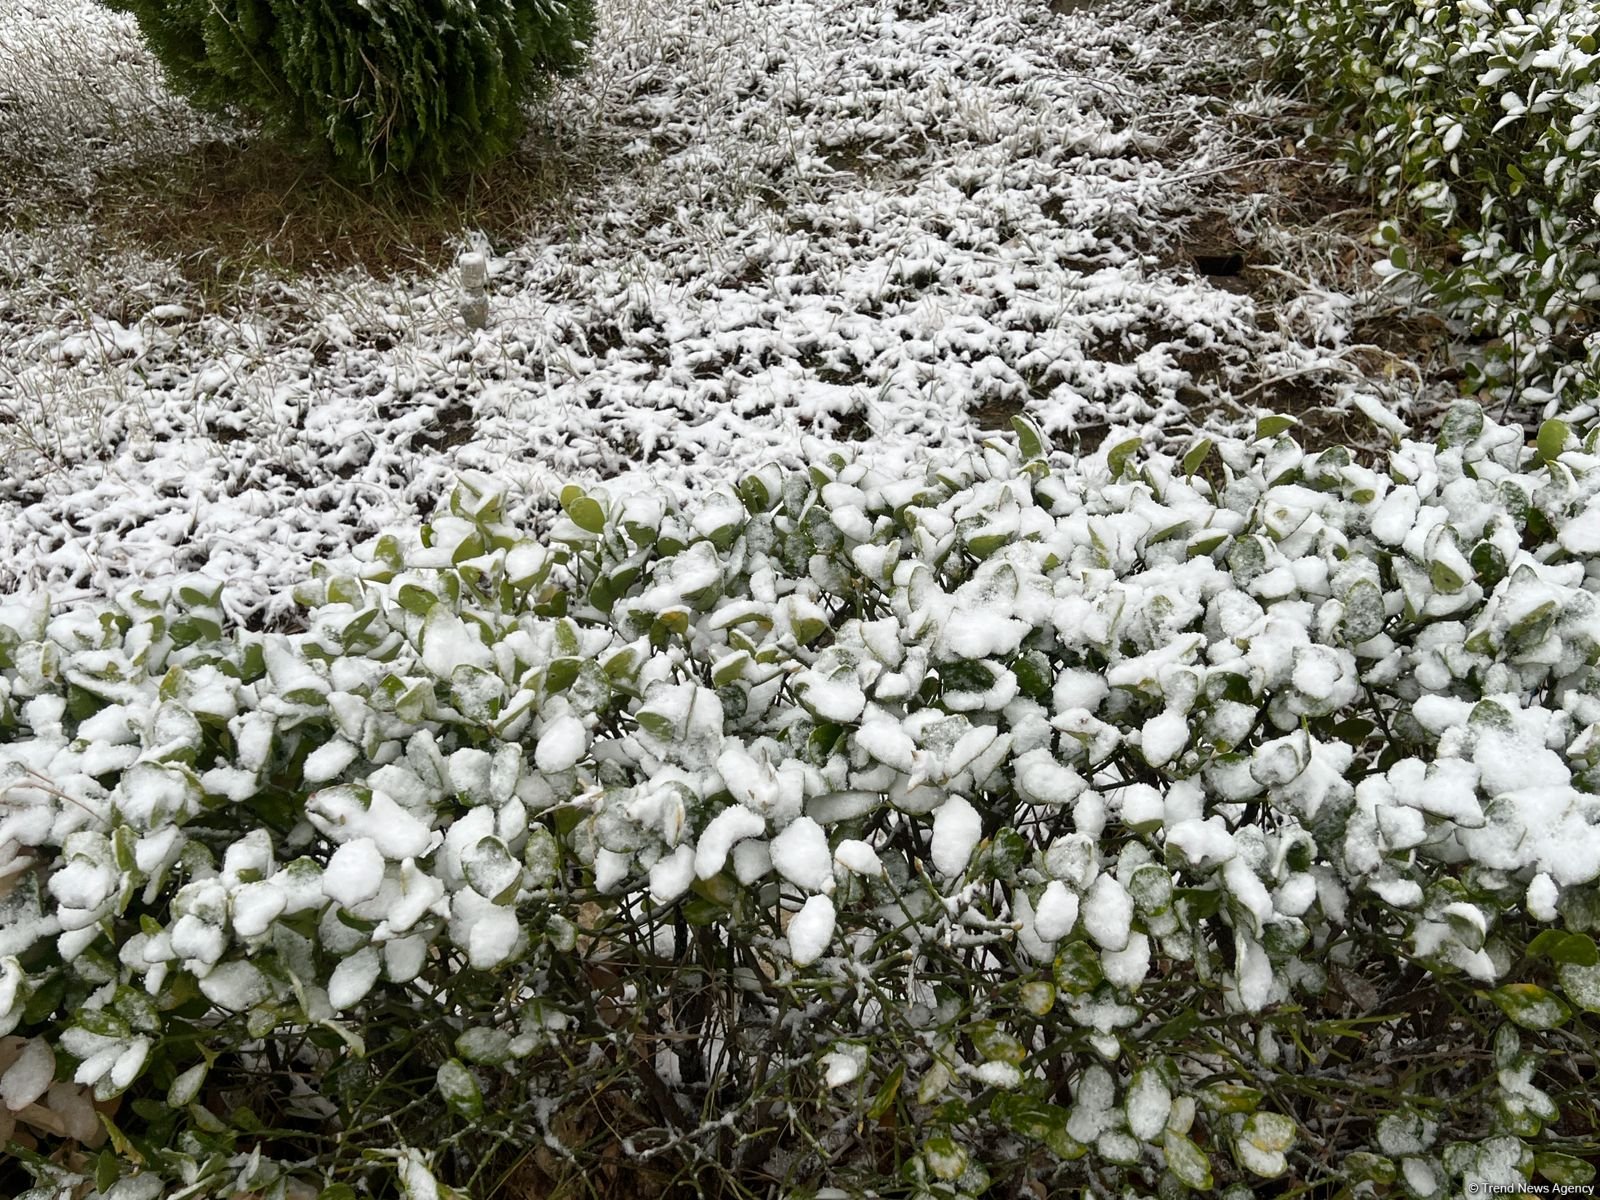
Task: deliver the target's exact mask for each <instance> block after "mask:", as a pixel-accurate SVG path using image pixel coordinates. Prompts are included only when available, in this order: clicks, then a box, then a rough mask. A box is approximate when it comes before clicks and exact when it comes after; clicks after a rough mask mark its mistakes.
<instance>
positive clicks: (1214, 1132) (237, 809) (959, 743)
mask: <svg viewBox="0 0 1600 1200" xmlns="http://www.w3.org/2000/svg"><path fill="white" fill-rule="evenodd" d="M1289 424H1290V423H1289V422H1287V421H1286V420H1283V419H1273V420H1270V421H1267V422H1264V423H1263V424H1262V426H1261V427H1260V429H1259V430H1258V435H1259V436H1257V437H1256V438H1255V439H1254V440H1251V441H1243V440H1233V441H1229V440H1223V439H1217V440H1216V441H1215V443H1214V444H1213V442H1212V441H1209V440H1207V441H1202V442H1200V443H1198V444H1196V445H1195V446H1194V447H1192V448H1191V449H1190V450H1189V451H1188V452H1187V453H1186V454H1184V455H1183V456H1182V457H1181V458H1174V457H1171V456H1168V455H1166V454H1163V453H1159V452H1147V450H1146V449H1145V448H1143V447H1141V445H1140V444H1139V441H1138V439H1137V438H1135V437H1129V436H1127V435H1114V436H1113V437H1112V438H1111V439H1109V440H1108V442H1107V443H1106V445H1105V447H1104V448H1103V449H1102V450H1100V451H1099V452H1097V453H1096V454H1095V455H1093V456H1092V457H1088V458H1084V459H1082V460H1080V461H1077V462H1063V461H1060V460H1058V459H1057V458H1055V457H1053V456H1052V455H1051V453H1050V451H1049V450H1048V448H1047V447H1046V446H1045V445H1044V443H1043V441H1042V439H1041V438H1040V436H1039V435H1038V433H1037V431H1035V430H1034V429H1033V428H1032V427H1031V426H1028V425H1026V424H1025V423H1020V422H1019V428H1018V437H1017V439H1016V441H1015V442H1014V443H1001V442H994V443H990V444H988V445H987V446H986V447H985V448H984V449H983V451H982V452H981V453H979V454H977V455H975V456H973V457H971V458H969V459H968V460H965V461H962V462H960V463H958V464H955V465H944V466H937V467H934V468H931V469H930V471H929V473H928V475H927V476H926V477H925V478H911V479H899V478H882V477H878V476H876V475H874V474H873V473H871V472H870V471H869V470H867V469H866V468H865V467H864V466H862V465H860V464H857V463H852V462H850V461H848V460H847V459H846V458H844V457H842V456H840V455H838V454H836V453H823V452H818V454H817V455H816V456H815V457H814V460H813V465H812V466H811V467H810V469H809V470H808V471H804V472H792V473H785V472H783V471H780V470H778V469H776V468H772V469H766V470H762V471H759V472H757V473H755V474H753V475H751V476H749V477H748V478H747V479H745V480H744V481H743V482H742V483H741V484H740V485H739V487H738V488H737V489H736V490H730V491H726V492H714V493H711V494H708V495H706V496H704V497H702V498H701V499H700V500H699V501H698V502H697V503H695V504H694V505H693V506H692V507H688V508H679V507H677V506H676V505H675V504H674V503H672V502H671V501H670V500H668V499H665V498H663V497H660V496H655V495H650V494H630V495H627V496H624V497H607V496H604V495H599V494H586V493H585V492H584V491H582V490H581V489H578V488H575V487H574V488H569V489H568V490H567V491H566V493H565V494H564V495H563V496H562V497H561V501H562V506H563V508H564V515H563V516H561V517H559V518H557V520H556V524H555V525H554V527H553V528H552V530H551V533H550V535H549V536H548V537H547V538H544V539H542V540H540V539H534V538H530V537H528V536H526V535H525V534H524V533H523V532H521V531H519V530H518V529H517V528H514V527H512V526H510V525H508V524H506V523H504V522H503V521H502V519H501V515H500V514H501V502H500V498H499V496H498V495H497V493H496V490H495V488H494V486H493V484H492V483H491V481H489V480H488V479H485V478H481V477H468V478H466V479H464V480H463V481H462V482H461V484H460V486H459V487H458V488H457V489H456V491H455V492H454V494H453V495H452V497H451V499H450V502H449V511H448V512H446V513H442V514H441V515H439V516H438V517H437V518H436V519H435V520H434V521H433V522H432V523H431V524H430V525H428V526H427V527H425V528H424V529H422V530H421V531H420V536H418V537H416V538H414V539H410V540H407V539H404V538H400V537H397V536H394V535H385V536H383V537H380V538H378V539H377V540H376V542H374V543H373V544H372V545H371V546H369V547H368V553H367V559H366V561H367V562H368V565H367V566H366V567H365V569H364V570H363V571H362V573H361V575H360V577H355V576H349V575H339V574H332V573H328V572H326V571H324V572H322V573H320V574H319V575H318V576H317V577H316V578H314V579H312V580H309V581H307V582H306V583H305V584H304V585H303V587H302V588H300V589H299V591H298V593H297V599H298V600H299V601H300V603H301V604H303V606H304V613H305V623H306V627H305V629H304V631H303V632H298V633H272V632H250V631H246V630H243V629H238V628H235V627H232V626H231V625H230V624H229V622H228V620H227V619H226V618H225V616H224V613H223V610H222V608H221V606H220V604H219V597H218V595H217V593H216V592H215V591H214V590H212V588H211V585H209V584H205V585H202V584H199V583H195V584H188V585H182V586H177V587H175V588H173V589H171V590H170V591H169V590H164V589H156V588H148V587H147V588H142V589H132V590H129V591H127V592H126V593H124V594H122V595H120V596H119V597H117V599H116V600H115V602H113V603H102V604H91V605H83V604H75V605H72V606H67V607H65V608H63V609H56V608H52V607H51V606H49V605H48V604H46V603H45V602H44V601H42V600H39V601H25V600H21V599H18V600H15V601H13V602H12V603H10V604H8V605H6V606H4V607H3V608H0V668H3V676H0V728H3V729H4V730H5V737H6V739H7V740H6V741H5V742H4V743H3V744H0V785H3V786H4V788H5V792H4V810H3V812H0V860H3V862H4V866H3V867H0V870H3V871H4V873H5V876H6V879H7V880H8V891H7V895H6V896H5V898H4V900H3V901H0V907H3V922H0V1034H3V1035H6V1037H7V1040H6V1042H5V1043H4V1048H3V1051H0V1053H3V1054H4V1055H5V1056H6V1057H5V1059H4V1060H3V1061H4V1062H5V1064H6V1065H5V1068H4V1073H3V1074H0V1097H3V1098H4V1102H5V1108H6V1114H5V1115H4V1116H3V1117H0V1120H4V1121H5V1122H6V1128H7V1130H8V1131H10V1130H12V1129H13V1128H14V1130H15V1131H16V1132H17V1133H18V1134H19V1135H21V1134H26V1135H27V1137H28V1138H29V1143H28V1144H29V1145H31V1146H32V1147H33V1149H32V1150H30V1151H28V1157H27V1159H26V1161H27V1163H28V1165H29V1166H30V1168H31V1169H32V1170H33V1171H34V1172H35V1174H36V1175H37V1176H38V1178H39V1179H40V1180H41V1181H42V1182H41V1183H40V1185H39V1190H38V1191H36V1192H34V1193H31V1195H33V1196H37V1197H40V1198H42V1197H45V1196H54V1195H56V1194H57V1192H56V1191H55V1190H53V1189H54V1188H55V1187H57V1186H58V1185H59V1186H65V1184H63V1183H62V1182H61V1181H62V1180H64V1179H67V1177H68V1176H74V1175H75V1174H81V1175H83V1176H86V1177H88V1178H89V1179H90V1180H91V1181H92V1188H93V1189H94V1194H95V1195H99V1196H106V1197H110V1196H115V1197H118V1198H121V1197H127V1196H135V1195H136V1196H146V1195H155V1194H157V1193H159V1194H163V1195H167V1196H208V1195H216V1196H228V1195H234V1194H238V1193H250V1194H264V1195H268V1196H297V1195H301V1194H305V1195H312V1194H316V1191H317V1189H319V1188H325V1189H327V1190H326V1191H323V1192H322V1194H323V1195H325V1196H328V1197H350V1196H353V1195H354V1194H356V1192H355V1191H354V1190H352V1189H368V1188H372V1187H379V1188H380V1189H381V1188H382V1187H383V1186H385V1185H384V1184H383V1176H382V1174H381V1173H383V1172H394V1173H397V1174H398V1178H399V1183H400V1185H401V1187H402V1188H403V1190H404V1191H405V1193H406V1194H408V1195H411V1196H433V1195H435V1194H438V1195H445V1194H450V1193H449V1192H448V1187H456V1188H460V1189H462V1190H463V1191H464V1192H465V1193H467V1194H472V1195H482V1194H488V1193H490V1192H491V1191H492V1190H493V1187H494V1185H495V1184H496V1182H497V1181H499V1180H501V1179H503V1178H504V1177H505V1175H506V1174H507V1173H508V1172H510V1171H511V1170H512V1168H513V1167H515V1165H516V1163H517V1162H518V1161H520V1160H521V1159H522V1158H523V1157H524V1156H525V1155H526V1154H527V1153H528V1152H529V1148H530V1147H536V1148H538V1153H537V1155H535V1158H534V1161H536V1162H537V1163H538V1164H539V1165H540V1168H541V1169H542V1170H544V1171H545V1172H546V1173H547V1174H551V1175H559V1174H560V1173H561V1172H562V1171H564V1170H578V1169H583V1168H585V1167H588V1166H591V1165H595V1164H603V1165H604V1168H605V1170H607V1171H608V1172H611V1173H613V1175H614V1173H615V1172H616V1171H618V1170H624V1171H637V1172H641V1173H643V1174H646V1175H651V1174H654V1175H655V1176H656V1177H657V1178H656V1182H657V1183H658V1184H659V1183H665V1182H666V1181H669V1180H673V1179H676V1180H679V1181H680V1182H682V1181H692V1182H693V1184H694V1186H696V1187H698V1188H700V1189H701V1190H702V1191H704V1192H715V1191H717V1190H718V1186H719V1185H718V1181H719V1172H720V1173H723V1174H724V1175H726V1176H730V1177H734V1178H736V1179H737V1181H738V1182H739V1183H740V1184H741V1185H742V1186H743V1187H745V1188H748V1189H751V1190H752V1191H753V1192H755V1193H756V1194H772V1195H777V1194H780V1193H784V1194H790V1193H792V1190H793V1189H794V1188H795V1187H797V1186H800V1185H805V1186H807V1187H813V1188H814V1187H817V1186H820V1185H823V1184H826V1185H829V1186H836V1187H845V1188H850V1187H858V1188H859V1187H870V1188H872V1189H874V1190H875V1191H876V1192H878V1193H879V1194H884V1193H888V1194H897V1195H918V1196H957V1195H968V1196H976V1195H979V1194H982V1193H984V1192H986V1191H991V1189H992V1190H993V1191H992V1194H1014V1193H1013V1192H1011V1191H1009V1190H1004V1189H1009V1188H1011V1187H1013V1186H1016V1185H1019V1184H1020V1182H1021V1181H1023V1180H1025V1179H1034V1180H1037V1181H1039V1182H1040V1183H1042V1184H1043V1185H1044V1186H1045V1187H1046V1188H1047V1189H1048V1192H1049V1194H1058V1192H1057V1189H1059V1188H1065V1187H1068V1186H1072V1187H1075V1188H1076V1187H1083V1186H1085V1185H1086V1184H1088V1183H1090V1182H1092V1183H1093V1194H1096V1195H1111V1194H1115V1195H1119V1196H1121V1195H1134V1196H1161V1197H1171V1196H1181V1195H1184V1194H1187V1191H1188V1190H1191V1189H1192V1190H1198V1191H1206V1190H1208V1189H1219V1190H1223V1191H1224V1192H1225V1194H1228V1195H1232V1196H1243V1195H1248V1194H1251V1189H1252V1188H1256V1187H1258V1186H1264V1187H1270V1188H1287V1189H1288V1190H1289V1191H1291V1192H1294V1193H1296V1194H1303V1193H1305V1192H1306V1191H1308V1190H1311V1191H1313V1194H1318V1195H1323V1194H1327V1195H1332V1194H1335V1192H1337V1194H1341V1195H1349V1194H1368V1193H1370V1192H1372V1191H1373V1189H1376V1191H1377V1192H1378V1193H1383V1192H1385V1191H1386V1190H1387V1191H1388V1192H1389V1194H1396V1195H1399V1194H1405V1195H1409V1196H1413V1197H1441V1198H1442V1197H1445V1196H1451V1195H1457V1194H1464V1192H1465V1188H1466V1187H1468V1186H1472V1185H1476V1184H1482V1183H1495V1184H1511V1183H1516V1182H1519V1181H1521V1180H1524V1179H1527V1178H1530V1177H1533V1176H1538V1177H1542V1178H1543V1179H1545V1180H1549V1181H1556V1182H1566V1183H1572V1182H1582V1181H1585V1180H1587V1179H1588V1178H1590V1177H1591V1176H1592V1174H1593V1172H1592V1169H1591V1168H1590V1167H1589V1166H1588V1165H1587V1164H1586V1163H1585V1162H1584V1158H1585V1157H1586V1156H1592V1154H1593V1151H1594V1147H1595V1145H1596V1138H1597V1135H1600V1129H1597V1128H1596V1118H1595V1111H1594V1108H1593V1105H1592V1103H1591V1102H1590V1101H1589V1100H1588V1099H1587V1097H1588V1094H1589V1092H1588V1089H1589V1088H1590V1087H1591V1086H1592V1079H1593V1075H1592V1072H1593V1067H1592V1063H1593V1059H1592V1057H1590V1056H1591V1055H1592V1054H1593V1047H1594V1046H1595V1044H1596V1042H1595V1038H1596V1034H1597V1033H1600V1029H1597V1025H1596V1018H1595V1016H1594V1014H1595V1013H1596V1012H1597V1011H1600V961H1597V955H1596V948H1595V932H1596V928H1597V926H1600V887H1597V881H1600V669H1597V662H1600V595H1597V593H1600V452H1597V443H1600V432H1596V433H1591V434H1589V435H1588V437H1587V438H1585V439H1582V440H1581V441H1580V439H1579V438H1578V436H1577V435H1575V434H1574V433H1573V432H1572V431H1571V430H1569V429H1568V428H1567V427H1566V426H1565V425H1562V424H1560V423H1558V422H1551V423H1549V424H1547V425H1546V427H1545V429H1544V430H1543V431H1542V434H1541V436H1540V438H1539V441H1538V444H1537V446H1534V447H1526V446H1524V444H1523V442H1522V439H1521V436H1520V434H1519V432H1518V431H1517V430H1515V429H1509V428H1504V427H1501V426H1498V425H1496V424H1495V423H1494V422H1492V421H1490V420H1487V419H1485V417H1484V416H1483V414H1482V413H1481V411H1479V410H1478V409H1476V408H1475V407H1473V406H1471V405H1463V406H1461V407H1460V408H1458V409H1456V410H1455V411H1454V412H1453V413H1452V414H1451V416H1450V419H1449V420H1448V421H1447V422H1446V424H1445V428H1444V432H1443V435H1442V437H1441V440H1440V442H1439V444H1437V445H1426V444H1417V443H1412V442H1406V443H1404V444H1401V445H1400V446H1399V447H1398V448H1397V449H1395V451H1394V452H1393V453H1392V454H1391V456H1390V458H1389V462H1388V463H1387V465H1386V466H1385V467H1383V468H1381V469H1380V468H1378V467H1376V466H1371V465H1366V464H1364V463H1362V462H1360V461H1357V460H1356V459H1354V458H1353V457H1352V456H1351V455H1350V454H1349V453H1347V452H1346V451H1344V450H1343V449H1330V450H1325V451H1322V452H1320V453H1310V452H1308V451H1306V450H1304V449H1302V448H1301V447H1300V446H1299V445H1297V444H1296V442H1295V441H1294V440H1293V438H1292V437H1291V436H1290V433H1289ZM91 1101H94V1102H98V1103H99V1104H100V1108H99V1113H100V1117H99V1120H100V1128H97V1127H96V1124H95V1120H94V1118H93V1117H92V1116H90V1115H89V1113H90V1111H91V1110H89V1109H88V1108H87V1107H86V1105H88V1104H89V1103H90V1102H91ZM102 1133H104V1134H105V1135H106V1136H107V1137H108V1138H109V1141H108V1142H107V1148H106V1149H104V1150H103V1151H101V1152H99V1153H98V1154H96V1153H93V1152H92V1150H93V1147H95V1146H96V1145H97V1142H98V1139H100V1137H101V1136H102ZM119 1180H120V1182H119ZM52 1181H55V1182H52ZM1266 1181H1275V1182H1271V1183H1267V1182H1266ZM1319 1181H1321V1182H1322V1183H1331V1184H1332V1189H1331V1190H1328V1191H1323V1190H1320V1184H1319ZM67 1182H70V1179H67ZM447 1185H448V1187H447ZM1391 1185H1392V1187H1391ZM1340 1186H1348V1187H1351V1188H1354V1189H1355V1191H1353V1192H1338V1188H1339V1187H1340ZM1229 1188H1232V1189H1234V1190H1233V1191H1226V1189H1229ZM75 1194H79V1195H81V1194H82V1192H81V1191H80V1192H79V1193H75ZM739 1194H748V1193H746V1192H740V1193H739ZM1015 1194H1022V1193H1021V1192H1017V1193H1015ZM1074 1194H1076V1193H1074Z"/></svg>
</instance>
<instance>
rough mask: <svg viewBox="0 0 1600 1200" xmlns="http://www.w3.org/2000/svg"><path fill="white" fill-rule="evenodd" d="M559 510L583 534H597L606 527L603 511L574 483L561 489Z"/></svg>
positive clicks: (598, 504)
mask: <svg viewBox="0 0 1600 1200" xmlns="http://www.w3.org/2000/svg"><path fill="white" fill-rule="evenodd" d="M561 509H562V511H563V512H565V513H566V514H567V516H569V517H570V518H572V523H573V524H574V525H576V526H577V527H578V528H579V529H582V530H583V531H584V532H585V533H599V532H600V531H601V530H603V529H604V528H605V527H606V512H605V509H603V508H601V507H600V502H599V501H598V500H595V499H594V498H593V497H592V496H589V495H586V494H585V493H584V490H583V489H582V488H581V487H579V486H578V485H577V484H575V483H569V484H567V486H566V487H564V488H562V489H561Z"/></svg>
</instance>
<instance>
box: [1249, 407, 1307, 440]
mask: <svg viewBox="0 0 1600 1200" xmlns="http://www.w3.org/2000/svg"><path fill="white" fill-rule="evenodd" d="M1298 424H1300V422H1299V421H1297V420H1295V419H1294V418H1293V417H1291V416H1287V415H1285V414H1282V413H1279V414H1277V415H1275V416H1270V417H1262V418H1261V419H1260V420H1259V421H1257V422H1256V438H1255V440H1256V441H1258V442H1259V441H1261V439H1263V438H1272V437H1277V436H1278V435H1279V434H1280V433H1282V432H1284V431H1285V430H1287V429H1293V428H1294V427H1295V426H1296V425H1298Z"/></svg>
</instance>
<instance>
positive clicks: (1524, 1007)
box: [1489, 983, 1572, 1030]
mask: <svg viewBox="0 0 1600 1200" xmlns="http://www.w3.org/2000/svg"><path fill="white" fill-rule="evenodd" d="M1489 999H1490V1000H1492V1001H1494V1003H1495V1006H1496V1007H1498V1008H1499V1009H1500V1011H1501V1012H1503V1013H1505V1015H1506V1016H1507V1017H1509V1018H1510V1019H1511V1020H1512V1021H1514V1022H1516V1023H1517V1024H1518V1025H1520V1026H1522V1027H1523V1028H1524V1029H1534V1030H1544V1029H1555V1028H1556V1027H1557V1026H1560V1025H1564V1024H1566V1022H1567V1018H1569V1017H1570V1016H1572V1010H1571V1009H1569V1008H1568V1007H1567V1006H1566V1004H1564V1003H1563V1002H1562V1001H1561V998H1560V997H1559V996H1557V995H1555V994H1554V993H1553V992H1548V991H1546V990H1545V989H1544V988H1542V987H1540V986H1539V985H1538V984H1536V983H1508V984H1506V985H1505V986H1504V987H1499V988H1496V989H1495V990H1494V991H1492V992H1490V993H1489Z"/></svg>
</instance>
